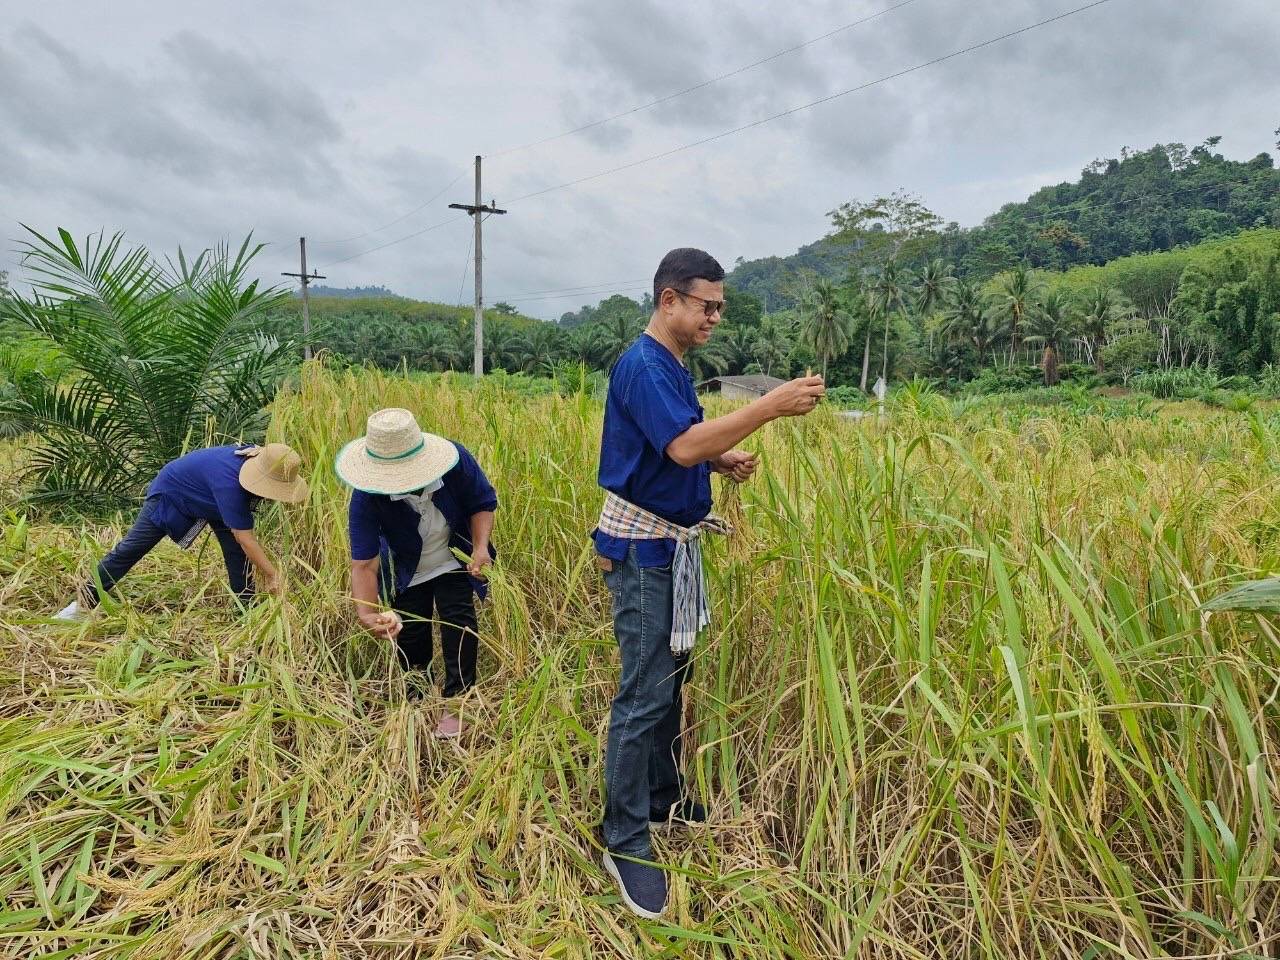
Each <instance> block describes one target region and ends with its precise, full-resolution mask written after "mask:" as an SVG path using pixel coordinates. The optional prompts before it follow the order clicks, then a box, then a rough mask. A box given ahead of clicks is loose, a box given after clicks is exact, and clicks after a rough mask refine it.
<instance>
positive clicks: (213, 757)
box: [0, 363, 1280, 960]
mask: <svg viewBox="0 0 1280 960" xmlns="http://www.w3.org/2000/svg"><path fill="white" fill-rule="evenodd" d="M387 405H403V406H408V407H410V408H412V409H413V410H414V411H415V412H416V414H417V416H418V418H419V420H420V421H421V422H422V423H423V425H424V427H426V428H427V429H431V430H435V431H438V432H441V433H444V434H447V435H449V436H451V437H454V438H455V439H457V440H459V441H461V442H463V443H465V444H467V445H468V446H469V447H470V448H471V449H472V450H473V451H474V452H475V453H476V455H477V456H478V458H479V459H480V461H481V463H482V464H483V465H484V466H485V468H486V470H487V471H488V472H489V473H490V475H491V477H492V478H493V480H494V482H495V484H496V485H497V487H498V488H499V491H500V494H501V496H502V507H501V510H500V513H499V520H498V527H497V531H496V534H495V539H496V542H497V545H498V548H499V551H500V558H499V560H500V563H499V566H498V567H497V569H496V570H495V573H494V590H493V596H492V600H491V602H490V603H489V604H488V605H487V606H486V607H485V609H484V611H483V613H482V617H481V631H482V635H483V636H482V643H483V652H482V658H481V670H480V673H481V677H482V680H481V683H480V684H479V685H478V687H477V688H476V689H475V690H474V691H473V692H472V693H471V694H470V695H469V698H468V700H467V701H466V704H465V711H464V712H465V714H466V716H467V718H468V719H469V720H470V722H471V726H470V731H469V733H468V735H467V736H466V737H464V739H463V740H462V742H461V743H458V744H452V743H441V742H439V741H436V740H434V739H433V738H432V737H431V736H430V731H431V729H432V726H433V721H434V712H435V710H436V709H438V706H439V703H438V701H436V700H434V699H432V698H430V697H428V698H427V699H425V700H424V701H420V702H419V701H406V698H405V691H404V685H403V681H402V678H401V675H400V671H399V668H398V667H397V666H396V664H395V662H394V658H393V657H392V655H391V652H390V650H388V649H387V648H386V646H385V645H384V644H381V643H380V642H378V641H375V640H373V639H372V638H371V637H369V636H367V635H365V634H363V633H361V632H360V631H358V630H357V629H355V626H354V621H353V618H352V616H351V609H350V605H349V602H348V601H347V600H346V599H345V591H346V589H347V576H346V572H347V560H346V556H347V554H346V518H345V510H346V496H345V492H344V490H343V489H342V488H341V486H340V484H339V483H338V482H337V480H336V478H334V476H333V475H332V471H331V469H330V464H331V462H332V459H333V456H334V455H335V454H336V452H337V450H338V449H339V447H340V445H341V444H342V443H343V442H344V441H345V440H346V439H348V438H350V437H352V436H355V435H357V434H358V433H359V432H360V431H361V428H362V424H363V420H364V417H365V415H366V414H367V413H368V412H369V411H370V410H372V409H374V408H376V407H379V406H387ZM600 416H601V409H600V404H599V402H598V401H596V400H594V399H592V398H591V397H590V396H587V395H585V394H577V395H573V396H568V397H561V396H542V397H527V396H522V395H518V394H514V393H511V392H508V391H506V390H504V389H502V388H499V387H496V386H494V385H492V384H488V383H481V384H480V385H478V386H472V385H470V384H464V383H462V382H461V381H458V380H451V379H450V378H449V377H447V376H446V377H441V378H435V379H429V380H428V379H415V378H405V377H397V376H390V375H385V374H380V373H375V372H337V371H334V370H331V369H326V368H325V366H324V365H323V364H322V363H313V364H311V365H309V366H308V367H307V369H306V370H305V371H304V374H303V377H302V380H301V382H300V385H299V386H298V387H297V388H296V389H294V390H292V391H290V392H287V393H285V394H283V395H281V396H280V397H279V398H278V400H277V402H276V404H275V408H274V420H273V423H272V426H271V435H272V439H288V440H289V441H290V442H291V443H293V444H294V445H295V446H296V447H297V448H298V449H299V450H300V451H301V452H302V454H303V456H304V457H305V459H306V461H307V462H308V463H309V464H310V465H311V468H312V476H313V478H314V483H313V494H312V497H311V499H310V500H309V502H308V503H306V504H305V505H303V506H301V507H299V508H296V509H292V510H283V509H279V508H273V509H272V510H270V511H268V512H267V513H266V514H265V515H264V517H263V523H262V526H263V531H264V539H265V541H266V542H267V543H268V544H270V545H272V546H273V548H274V550H275V552H276V553H278V554H285V555H287V556H288V560H287V561H286V562H285V564H284V570H285V571H286V576H287V582H288V591H287V598H286V599H285V600H284V601H283V602H276V601H266V602H263V603H261V604H259V605H258V606H256V607H255V608H254V609H252V610H251V611H250V613H249V614H248V615H247V616H245V617H243V618H240V619H237V618H236V616H235V615H234V613H233V611H232V606H231V604H230V603H229V602H228V600H227V598H226V588H225V586H224V584H223V582H222V572H221V561H220V558H219V557H218V556H217V552H216V550H211V549H208V548H206V549H204V550H200V549H197V550H195V551H192V552H191V553H182V552H180V551H178V550H177V549H176V548H173V547H172V546H167V547H165V548H162V549H161V550H160V551H158V552H157V553H156V554H153V556H152V557H151V558H149V559H148V561H146V562H145V563H144V564H143V565H142V566H141V567H140V568H139V569H138V570H137V571H135V573H134V574H133V575H132V576H131V577H130V578H129V579H128V580H126V581H125V583H124V584H123V585H122V589H121V593H120V596H119V598H118V600H116V601H114V602H112V603H111V604H109V605H108V606H107V607H106V608H104V609H103V610H101V611H100V612H99V614H98V615H97V616H96V617H95V618H94V619H92V620H91V621H89V622H87V623H85V624H82V625H77V626H72V627H67V626H62V625H55V624H53V623H51V622H50V621H49V620H48V619H47V613H48V611H50V610H52V609H56V608H57V606H59V605H60V604H61V602H62V601H63V599H64V598H65V597H66V596H67V595H69V593H70V591H71V589H72V587H73V585H74V583H75V580H76V577H77V575H78V573H79V572H80V571H82V570H83V569H85V568H86V567H87V566H88V565H89V564H90V563H91V562H92V560H93V559H95V558H96V557H97V556H98V555H99V553H100V552H101V551H102V550H103V549H105V547H106V546H107V545H109V542H110V541H111V539H112V538H113V537H114V536H117V535H118V534H119V533H120V532H121V528H122V525H123V524H125V523H127V522H128V520H129V519H130V518H128V517H123V518H119V519H117V520H113V521H109V522H90V521H85V522H83V523H81V524H79V525H67V524H62V525H55V524H53V523H51V522H49V521H47V520H46V519H44V518H42V517H40V516H38V515H36V514H32V513H30V512H28V511H27V510H26V509H25V508H23V507H21V506H20V505H18V504H17V503H16V502H11V503H10V504H9V505H8V506H6V507H5V508H4V510H3V513H2V516H3V520H2V521H0V522H2V524H3V525H2V527H0V573H2V574H3V579H2V580H0V624H2V626H0V644H3V647H2V649H0V904H2V907H0V955H4V956H12V957H72V956H75V957H82V958H94V960H99V958H103V960H105V958H113V960H114V958H125V957H129V958H166V960H168V958H176V957H201V958H204V957H216V958H262V957H272V958H278V957H285V958H304V957H305V958H313V957H314V958H347V957H353V958H354V957H397V958H399V957H403V958H409V957H442V958H443V957H513V958H514V957H529V958H533V957H572V958H576V957H607V956H618V957H638V956H664V957H708V958H711V957H715V958H741V957H760V958H765V957H769V958H776V957H789V958H810V957H886V958H887V957H893V958H922V957H964V958H970V957H972V958H979V957H981V958H991V960H996V958H1000V960H1003V958H1011V957H1012V958H1045V957H1063V958H1066V957H1070V958H1112V957H1124V958H1139V957H1162V956H1167V957H1186V956H1213V957H1226V956H1237V957H1245V956H1255V957H1265V956H1276V955H1277V951H1280V940H1278V939H1277V938H1278V937H1280V902H1278V898H1277V889H1280V883H1278V880H1280V862H1278V858H1277V853H1276V840H1277V826H1276V814H1275V810H1276V806H1277V803H1278V802H1280V797H1277V791H1276V775H1277V756H1278V754H1277V745H1276V743H1275V741H1274V740H1273V738H1275V737H1277V735H1280V707H1278V706H1277V702H1278V699H1280V698H1278V697H1277V693H1276V691H1277V690H1278V689H1280V643H1278V641H1277V636H1276V632H1275V625H1274V623H1273V621H1272V620H1270V619H1268V617H1267V616H1266V615H1265V614H1228V613H1215V614H1212V615H1210V614H1206V613H1205V612H1203V611H1202V609H1201V604H1202V603H1203V602H1204V601H1206V600H1207V599H1209V598H1210V597H1211V596H1214V595H1216V594H1217V593H1219V592H1221V591H1222V590H1223V589H1224V588H1225V586H1226V585H1228V584H1231V583H1234V582H1236V581H1239V580H1243V579H1254V578H1256V577H1258V576H1260V575H1262V574H1263V573H1265V572H1267V571H1269V570H1271V569H1274V568H1275V566H1276V565H1277V558H1278V553H1277V548H1278V547H1280V507H1278V506H1277V498H1276V496H1275V468H1276V465H1277V460H1276V457H1275V451H1276V449H1277V446H1276V436H1275V428H1274V425H1273V424H1268V423H1267V422H1266V421H1264V420H1261V419H1258V418H1255V419H1254V420H1253V421H1252V422H1251V421H1249V420H1247V419H1241V418H1240V417H1239V416H1237V415H1229V414H1225V413H1215V414H1208V415H1204V416H1200V417H1192V418H1181V419H1174V418H1169V417H1161V416H1158V415H1157V416H1154V417H1143V418H1131V419H1105V418H1103V417H1101V416H1097V415H1089V414H1075V413H1071V412H1070V411H1066V410H1060V411H1054V410H1049V411H1048V412H1044V411H1039V412H1036V413H1035V414H1034V416H1033V415H1032V414H1031V412H1029V411H1022V410H1007V411H995V412H993V411H990V410H987V411H986V412H983V411H981V410H975V411H972V412H969V413H962V414H960V415H959V416H952V415H951V413H950V411H949V410H945V409H942V408H938V409H925V408H919V409H914V410H912V411H910V413H909V415H907V414H903V415H900V416H894V415H891V416H890V417H888V418H887V419H886V420H884V421H880V420H877V419H875V418H871V419H868V420H864V421H860V422H853V423H850V422H845V421H842V420H840V419H839V418H838V417H836V416H834V415H833V414H831V413H830V412H828V411H825V410H820V411H819V412H818V413H816V414H815V415H813V416H812V417H810V418H808V419H807V420H805V421H802V422H794V421H791V422H779V423H775V424H773V425H771V426H769V427H768V428H767V429H766V430H765V431H763V432H762V433H761V434H760V435H759V436H758V437H756V438H755V439H753V440H752V441H751V444H752V445H753V449H758V450H759V452H760V453H761V455H762V468H761V474H760V475H759V476H758V477H757V478H756V479H755V480H754V481H753V482H752V483H751V484H749V485H747V486H745V487H744V488H742V489H741V490H740V491H736V492H732V493H731V492H727V491H726V492H723V493H722V492H720V491H717V497H718V498H720V499H721V502H723V503H725V504H726V505H727V506H729V507H731V509H732V510H733V512H734V513H735V514H736V516H737V519H738V521H739V523H740V525H741V526H742V528H743V529H742V531H741V532H740V536H741V537H743V538H744V539H743V540H742V542H739V541H738V540H734V541H729V542H719V543H717V542H714V541H713V542H712V545H711V547H710V549H709V553H710V555H711V556H710V562H711V582H712V585H713V588H714V591H715V612H716V623H715V625H714V627H713V628H712V630H711V632H710V634H709V635H708V636H707V637H706V638H705V640H704V641H702V642H701V643H700V645H699V647H698V648H697V651H696V657H697V663H696V666H695V669H694V675H693V678H692V681H691V687H690V693H689V696H690V701H691V717H692V729H691V731H690V735H689V738H690V746H691V749H690V751H689V754H688V755H689V760H690V769H691V774H692V778H693V780H694V782H695V783H696V785H697V788H698V789H699V791H700V792H701V793H702V795H703V796H704V797H706V798H707V799H708V800H710V801H711V803H712V804H713V807H714V824H713V826H712V827H711V828H710V829H707V830H702V831H698V832H695V833H691V834H686V835H676V836H673V837H670V838H664V839H660V840H659V841H658V845H657V850H658V853H659V854H660V856H661V857H662V859H663V861H664V862H665V863H667V864H668V865H669V866H670V868H671V871H672V873H671V877H672V903H671V906H670V910H669V916H668V917H667V918H666V919H665V920H663V921H657V922H648V921H639V920H637V919H635V918H633V917H631V916H630V915H629V914H626V913H625V912H623V911H622V910H621V909H620V905H619V903H618V900H617V897H616V895H615V893H614V890H613V887H612V885H611V884H610V883H609V882H608V881H607V879H606V877H605V875H604V874H603V872H602V871H601V869H600V868H599V866H598V863H599V859H598V847H597V840H596V838H595V834H594V830H595V826H596V824H597V822H598V820H599V817H600V782H601V773H600V759H601V758H600V754H601V744H602V742H603V737H604V732H605V726H606V723H607V711H608V702H609V699H610V697H611V695H612V689H613V685H614V684H615V682H616V671H617V667H616V653H615V649H614V644H613V639H612V636H611V629H610V624H609V619H608V613H607V608H606V604H605V602H604V597H603V589H602V585H601V583H600V582H599V579H598V573H597V572H596V569H595V566H594V564H593V563H592V562H591V553H590V546H589V541H588V539H587V534H588V532H589V531H590V529H591V527H592V525H593V522H594V519H595V514H596V511H597V510H598V507H599V502H600V495H599V492H598V490H597V488H596V486H595V481H594V477H595V460H596V453H597V447H598V443H599V435H600ZM10 450H11V453H12V455H14V456H17V455H18V453H17V451H16V450H13V448H10ZM717 483H718V481H717ZM743 544H745V545H746V546H748V547H749V549H743V548H742V547H743Z"/></svg>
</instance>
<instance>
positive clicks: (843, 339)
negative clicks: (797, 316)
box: [801, 280, 849, 378]
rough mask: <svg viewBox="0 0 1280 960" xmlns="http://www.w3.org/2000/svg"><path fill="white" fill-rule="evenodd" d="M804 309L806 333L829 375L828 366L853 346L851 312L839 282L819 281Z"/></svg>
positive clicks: (804, 328) (803, 321) (805, 335)
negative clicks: (836, 284)
mask: <svg viewBox="0 0 1280 960" xmlns="http://www.w3.org/2000/svg"><path fill="white" fill-rule="evenodd" d="M801 309H802V311H803V317H804V319H803V320H802V328H801V329H802V334H803V336H804V339H805V342H806V343H808V344H809V346H811V347H812V348H813V352H814V353H816V354H817V355H818V359H819V360H821V361H822V376H823V377H824V378H825V377H826V375H827V365H828V364H829V363H830V362H831V361H832V360H836V359H839V358H840V357H841V356H843V355H844V352H845V351H846V350H848V349H849V314H848V313H847V312H846V311H845V309H844V304H842V303H841V302H840V295H839V292H838V291H837V290H836V288H835V285H834V284H832V283H831V281H829V280H819V281H818V282H817V283H815V284H814V286H813V289H812V291H811V292H810V294H809V296H808V297H807V298H806V299H805V301H804V303H803V304H802V305H801Z"/></svg>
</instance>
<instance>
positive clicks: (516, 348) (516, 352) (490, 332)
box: [484, 320, 520, 371]
mask: <svg viewBox="0 0 1280 960" xmlns="http://www.w3.org/2000/svg"><path fill="white" fill-rule="evenodd" d="M519 357H520V335H519V334H518V333H517V332H516V331H515V329H514V328H512V327H511V326H509V325H508V324H506V323H495V322H494V321H492V320H490V321H489V322H488V323H486V324H485V325H484V366H485V370H486V371H491V370H499V369H501V370H510V369H511V368H513V367H515V366H516V365H517V362H518V360H519Z"/></svg>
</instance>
